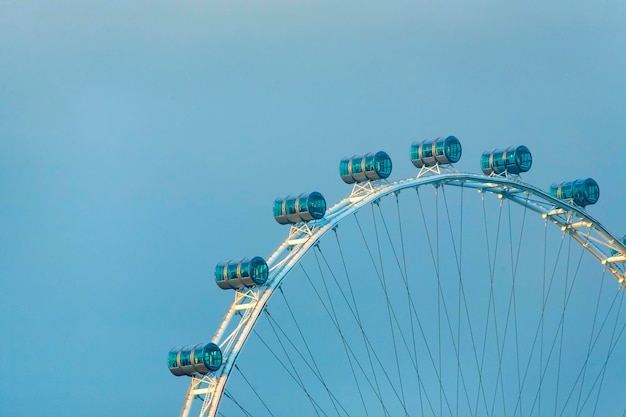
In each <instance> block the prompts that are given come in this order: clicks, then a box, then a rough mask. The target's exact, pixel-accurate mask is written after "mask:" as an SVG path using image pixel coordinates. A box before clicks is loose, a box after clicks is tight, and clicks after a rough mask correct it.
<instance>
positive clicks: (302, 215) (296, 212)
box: [274, 191, 326, 224]
mask: <svg viewBox="0 0 626 417" xmlns="http://www.w3.org/2000/svg"><path fill="white" fill-rule="evenodd" d="M324 214H326V200H324V196H323V195H322V194H320V193H318V192H317V191H313V192H312V193H309V194H300V195H299V196H297V197H294V196H288V197H285V198H282V199H281V198H277V199H276V200H275V201H274V219H276V221H277V222H278V223H280V224H295V223H300V222H308V221H310V220H318V219H321V218H322V217H324Z"/></svg>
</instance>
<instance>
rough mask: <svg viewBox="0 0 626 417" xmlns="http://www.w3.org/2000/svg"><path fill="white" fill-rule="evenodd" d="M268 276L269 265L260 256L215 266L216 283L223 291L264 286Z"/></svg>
mask: <svg viewBox="0 0 626 417" xmlns="http://www.w3.org/2000/svg"><path fill="white" fill-rule="evenodd" d="M268 275H269V270H268V267H267V263H266V262H265V260H264V259H263V258H261V257H259V256H255V257H254V258H252V259H248V258H243V259H239V260H233V261H226V262H220V263H218V264H217V265H216V266H215V282H216V283H217V286H218V287H220V288H221V289H223V290H231V289H232V290H237V289H239V288H244V287H248V288H249V287H254V286H255V285H262V284H264V283H265V281H267V277H268Z"/></svg>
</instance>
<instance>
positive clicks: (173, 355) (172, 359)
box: [167, 350, 178, 368]
mask: <svg viewBox="0 0 626 417" xmlns="http://www.w3.org/2000/svg"><path fill="white" fill-rule="evenodd" d="M167 366H169V367H170V368H176V367H177V366H178V351H175V350H172V351H170V353H169V354H168V355H167Z"/></svg>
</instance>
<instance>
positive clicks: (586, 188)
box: [550, 178, 600, 207]
mask: <svg viewBox="0 0 626 417" xmlns="http://www.w3.org/2000/svg"><path fill="white" fill-rule="evenodd" d="M550 195H551V196H552V197H556V198H558V199H560V200H572V201H573V202H574V203H575V204H576V205H579V206H581V207H585V206H588V205H590V204H595V203H597V202H598V199H599V198H600V187H599V186H598V183H597V182H596V181H595V180H594V179H593V178H586V179H579V180H576V181H566V182H562V183H560V184H552V185H551V186H550Z"/></svg>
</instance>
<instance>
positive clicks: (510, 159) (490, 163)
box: [480, 146, 533, 175]
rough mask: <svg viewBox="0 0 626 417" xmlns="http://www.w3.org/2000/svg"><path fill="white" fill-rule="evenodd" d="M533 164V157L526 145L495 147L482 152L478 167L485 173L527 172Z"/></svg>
mask: <svg viewBox="0 0 626 417" xmlns="http://www.w3.org/2000/svg"><path fill="white" fill-rule="evenodd" d="M532 164H533V158H532V155H531V153H530V151H529V150H528V148H527V147H526V146H517V147H512V148H507V149H497V150H495V151H493V152H483V154H482V156H481V157H480V168H481V169H482V170H483V173H484V174H485V175H491V174H496V175H500V174H502V173H504V172H508V173H509V174H516V175H517V174H521V173H522V172H527V171H528V170H529V169H530V167H531V166H532Z"/></svg>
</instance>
